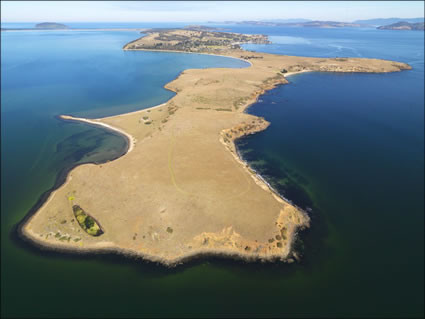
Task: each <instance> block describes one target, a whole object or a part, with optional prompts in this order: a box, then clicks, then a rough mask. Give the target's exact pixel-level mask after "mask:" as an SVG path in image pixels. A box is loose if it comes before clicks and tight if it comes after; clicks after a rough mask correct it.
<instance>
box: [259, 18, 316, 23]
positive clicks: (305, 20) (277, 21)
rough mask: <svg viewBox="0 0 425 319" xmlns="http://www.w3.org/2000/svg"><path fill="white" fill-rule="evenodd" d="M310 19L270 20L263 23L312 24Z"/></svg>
mask: <svg viewBox="0 0 425 319" xmlns="http://www.w3.org/2000/svg"><path fill="white" fill-rule="evenodd" d="M310 21H312V20H310V19H270V20H262V22H274V23H303V22H310Z"/></svg>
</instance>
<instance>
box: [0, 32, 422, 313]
mask: <svg viewBox="0 0 425 319" xmlns="http://www.w3.org/2000/svg"><path fill="white" fill-rule="evenodd" d="M225 27H226V28H227V29H228V30H230V31H237V32H247V33H265V34H269V35H270V36H271V39H272V40H273V41H274V42H275V43H274V44H272V45H246V46H245V47H246V48H247V49H250V50H259V51H266V52H273V53H277V54H288V55H303V56H331V57H334V56H357V57H373V58H386V59H393V60H397V61H401V62H407V63H409V64H411V65H412V67H413V70H412V71H404V72H400V73H392V74H322V73H312V74H301V75H296V76H293V77H290V78H289V80H290V82H291V83H290V84H288V85H284V86H280V87H278V88H276V89H274V90H272V91H270V92H268V93H266V94H265V95H264V96H262V97H260V101H259V102H258V103H256V104H255V105H253V106H252V107H251V108H250V109H249V110H248V112H250V113H253V114H256V115H260V116H264V117H266V119H267V120H269V121H270V122H271V123H272V124H271V126H270V127H269V128H268V129H267V130H266V131H264V132H261V133H258V134H255V135H252V136H250V137H248V138H245V139H242V140H240V141H239V143H238V147H239V149H240V151H241V153H242V154H243V157H244V158H245V159H246V160H248V161H249V162H250V163H251V165H252V166H253V167H254V168H256V169H257V170H258V171H259V172H260V173H261V174H263V176H265V177H266V178H267V180H268V181H269V182H270V183H271V184H272V185H273V186H275V187H276V188H277V189H278V190H279V191H280V192H281V193H282V194H283V195H285V196H286V197H288V198H289V199H290V200H293V201H294V202H295V203H297V204H299V205H301V206H303V207H305V208H311V212H310V214H311V217H312V227H311V229H310V230H307V231H305V232H303V233H302V234H301V237H300V239H301V240H300V241H299V242H298V243H297V247H298V248H299V249H300V250H301V251H302V252H303V255H304V256H303V260H302V262H301V263H299V264H298V263H296V264H291V265H288V264H281V263H276V264H266V265H263V264H244V263H240V262H234V261H231V260H227V259H224V260H223V259H209V260H198V261H194V262H191V263H189V264H187V265H185V266H182V267H179V268H177V269H174V270H169V269H165V268H163V267H162V266H159V265H156V264H152V263H146V262H141V261H138V262H132V261H128V260H124V259H122V258H120V257H113V256H91V257H88V256H86V257H75V256H69V255H61V254H54V253H53V254H51V253H48V252H41V251H39V250H38V249H30V248H29V247H27V246H22V245H21V243H20V242H19V241H16V240H14V239H13V238H14V237H13V235H12V234H11V230H12V229H13V226H14V225H15V224H16V223H18V222H19V221H20V220H21V219H22V218H23V216H24V215H25V214H26V212H27V211H28V210H29V209H30V208H31V206H32V205H34V203H35V202H36V201H37V199H38V197H39V196H40V195H41V194H42V193H43V192H44V191H45V190H47V189H49V188H50V187H51V186H52V185H53V183H54V181H55V178H56V176H57V173H58V172H59V171H60V170H61V169H62V168H63V167H64V166H66V165H73V164H75V163H78V162H86V161H99V160H102V157H103V159H106V158H108V157H109V158H111V157H114V156H117V155H119V154H120V152H122V150H123V149H124V148H125V141H124V140H123V138H122V137H120V136H117V135H114V134H112V133H110V132H106V131H105V130H102V129H100V128H93V127H88V126H87V125H84V124H77V123H65V122H61V121H59V120H57V119H56V118H55V116H57V115H59V114H72V115H76V116H86V117H100V116H106V115H112V114H118V113H123V112H128V111H133V110H137V109H140V108H145V107H149V106H152V105H155V104H159V103H162V102H165V101H166V100H167V99H169V98H170V97H172V96H173V93H172V92H169V91H167V90H165V89H163V87H162V86H163V85H164V84H165V83H167V82H169V81H171V80H172V79H173V78H175V77H176V76H177V75H178V73H179V72H180V71H182V70H184V69H187V68H195V67H196V68H199V67H212V66H214V67H217V66H220V67H243V66H245V64H244V63H242V62H240V61H237V60H234V59H225V58H220V57H211V56H201V55H187V54H172V53H157V52H155V53H154V52H151V53H149V52H123V51H122V50H121V48H122V46H123V45H124V44H125V43H126V42H128V41H131V40H134V39H135V38H137V37H138V36H139V34H137V33H135V32H128V33H126V32H124V33H123V32H120V33H117V32H99V31H97V32H75V31H73V32H61V31H55V32H54V33H52V32H51V33H43V32H31V33H29V32H15V33H12V32H10V33H2V52H1V54H2V65H1V72H2V97H1V99H2V100H1V102H2V113H1V115H2V118H1V121H2V123H1V124H2V128H1V129H2V132H1V133H2V135H1V138H2V168H1V169H2V181H1V182H2V194H1V205H2V207H1V221H2V226H1V227H2V233H1V236H2V238H1V239H2V244H1V245H2V249H1V254H2V255H1V263H2V273H1V276H2V278H1V279H2V280H1V289H2V314H4V315H7V316H12V315H20V316H29V315H34V314H37V315H40V316H53V317H58V316H69V315H74V316H84V317H87V316H91V315H95V314H96V315H97V316H103V317H106V316H110V317H116V316H120V315H121V316H130V317H131V316H133V317H137V316H140V315H141V314H148V315H153V314H159V315H167V314H175V313H179V314H180V315H186V316H188V315H195V316H196V315H202V314H234V315H243V314H262V315H282V314H287V315H291V316H306V315H316V316H326V315H328V316H332V315H333V316H341V315H352V316H375V315H381V316H385V315H395V316H401V315H406V316H409V315H410V316H423V108H424V104H423V84H424V67H423V51H424V50H423V33H420V32H409V31H407V32H401V31H378V30H373V29H334V30H329V29H303V28H270V27H251V26H240V25H235V26H232V25H226V26H225Z"/></svg>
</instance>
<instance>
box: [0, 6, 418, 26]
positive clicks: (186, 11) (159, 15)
mask: <svg viewBox="0 0 425 319" xmlns="http://www.w3.org/2000/svg"><path fill="white" fill-rule="evenodd" d="M423 15H424V2H423V1H246V2H245V1H1V21H2V22H43V21H54V22H80V21H81V22H101V21H102V22H106V21H110V22H163V21H174V22H205V21H225V20H236V21H239V20H264V19H289V18H305V19H312V20H336V21H353V20H357V19H370V18H390V17H401V18H416V17H423Z"/></svg>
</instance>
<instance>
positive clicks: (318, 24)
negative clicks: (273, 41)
mask: <svg viewBox="0 0 425 319" xmlns="http://www.w3.org/2000/svg"><path fill="white" fill-rule="evenodd" d="M288 20H291V21H297V22H276V21H225V22H224V23H227V24H250V25H260V26H272V27H274V26H281V27H310V28H344V27H351V28H356V27H363V25H360V24H355V23H351V22H338V21H311V20H307V19H282V20H279V21H288Z"/></svg>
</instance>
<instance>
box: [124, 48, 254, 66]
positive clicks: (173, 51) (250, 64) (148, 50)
mask: <svg viewBox="0 0 425 319" xmlns="http://www.w3.org/2000/svg"><path fill="white" fill-rule="evenodd" d="M127 44H128V43H127ZM127 44H126V45H127ZM123 51H146V52H169V53H186V54H202V55H212V56H221V57H224V58H230V59H237V60H241V61H244V62H247V63H249V67H251V66H252V63H251V61H248V60H246V59H243V58H237V57H234V56H229V55H222V54H215V53H205V52H186V51H177V50H154V49H152V50H150V49H124V48H123ZM225 69H226V68H225ZM188 70H190V69H188Z"/></svg>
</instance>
